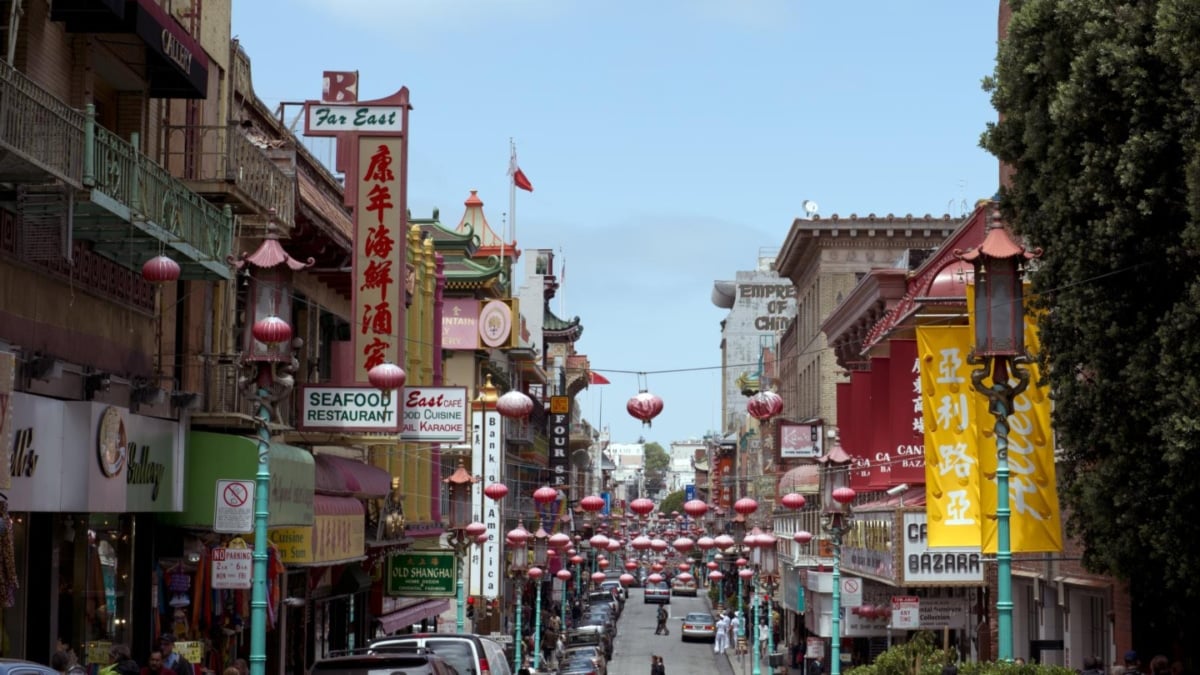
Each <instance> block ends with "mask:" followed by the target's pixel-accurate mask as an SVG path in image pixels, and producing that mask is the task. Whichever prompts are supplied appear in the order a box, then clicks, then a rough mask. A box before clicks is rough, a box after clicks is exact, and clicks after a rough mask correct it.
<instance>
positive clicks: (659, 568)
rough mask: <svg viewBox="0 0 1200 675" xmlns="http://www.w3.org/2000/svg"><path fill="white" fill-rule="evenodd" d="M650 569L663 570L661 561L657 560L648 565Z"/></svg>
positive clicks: (653, 570)
mask: <svg viewBox="0 0 1200 675" xmlns="http://www.w3.org/2000/svg"><path fill="white" fill-rule="evenodd" d="M650 570H651V571H652V572H661V571H663V564H662V563H659V562H656V563H654V564H653V565H651V566H650Z"/></svg>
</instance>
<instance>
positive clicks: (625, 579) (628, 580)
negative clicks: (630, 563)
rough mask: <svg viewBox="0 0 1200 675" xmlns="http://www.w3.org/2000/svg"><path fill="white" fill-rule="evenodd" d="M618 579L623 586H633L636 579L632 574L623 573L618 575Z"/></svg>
mask: <svg viewBox="0 0 1200 675" xmlns="http://www.w3.org/2000/svg"><path fill="white" fill-rule="evenodd" d="M617 580H618V581H620V582H621V585H622V586H632V585H633V581H634V579H633V575H632V574H622V575H621V576H619V577H617Z"/></svg>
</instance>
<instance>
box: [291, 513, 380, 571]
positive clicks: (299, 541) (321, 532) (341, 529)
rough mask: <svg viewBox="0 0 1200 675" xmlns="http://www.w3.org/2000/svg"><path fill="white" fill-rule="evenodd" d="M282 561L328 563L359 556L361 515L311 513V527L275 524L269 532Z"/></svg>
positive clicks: (362, 529)
mask: <svg viewBox="0 0 1200 675" xmlns="http://www.w3.org/2000/svg"><path fill="white" fill-rule="evenodd" d="M269 537H270V539H271V543H272V544H275V546H276V548H278V549H279V559H280V560H281V561H283V562H285V563H307V564H312V563H328V562H337V561H340V560H352V559H354V558H361V557H362V556H363V554H364V553H365V552H366V546H367V543H366V525H365V522H364V520H363V517H362V516H361V515H357V514H355V515H345V516H342V515H336V516H324V515H319V514H316V515H314V516H313V526H312V527H277V528H273V529H272V530H271V532H270V534H269Z"/></svg>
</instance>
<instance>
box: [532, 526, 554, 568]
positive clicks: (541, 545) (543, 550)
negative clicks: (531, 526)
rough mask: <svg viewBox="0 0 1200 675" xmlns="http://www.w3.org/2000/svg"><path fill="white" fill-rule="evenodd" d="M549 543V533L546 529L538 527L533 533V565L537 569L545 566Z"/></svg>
mask: <svg viewBox="0 0 1200 675" xmlns="http://www.w3.org/2000/svg"><path fill="white" fill-rule="evenodd" d="M549 543H550V533H549V532H546V528H544V527H542V526H541V525H540V524H539V525H538V529H537V531H536V532H534V533H533V564H534V565H536V566H538V567H545V566H546V558H547V556H548V548H549Z"/></svg>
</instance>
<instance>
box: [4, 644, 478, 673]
mask: <svg viewBox="0 0 1200 675" xmlns="http://www.w3.org/2000/svg"><path fill="white" fill-rule="evenodd" d="M21 672H22V673H24V672H28V671H21ZM396 672H400V673H404V675H458V671H457V670H455V669H454V668H453V667H451V666H450V664H449V663H448V662H447V661H446V659H445V658H443V657H442V655H440V654H435V653H434V652H433V651H430V650H426V649H412V650H408V651H403V650H398V651H396V652H393V653H381V654H357V655H353V656H335V657H332V658H328V659H321V660H320V661H317V662H316V663H314V664H313V667H312V670H310V671H309V673H310V675H371V674H372V673H396Z"/></svg>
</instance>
